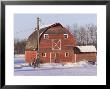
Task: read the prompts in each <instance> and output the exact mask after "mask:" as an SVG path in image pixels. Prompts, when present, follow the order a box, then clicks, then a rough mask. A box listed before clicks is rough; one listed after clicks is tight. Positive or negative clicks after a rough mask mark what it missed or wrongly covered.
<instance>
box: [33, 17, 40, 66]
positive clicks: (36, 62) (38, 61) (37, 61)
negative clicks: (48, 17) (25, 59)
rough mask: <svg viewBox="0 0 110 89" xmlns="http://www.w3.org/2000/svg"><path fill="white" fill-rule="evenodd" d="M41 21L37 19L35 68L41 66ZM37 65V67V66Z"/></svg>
mask: <svg viewBox="0 0 110 89" xmlns="http://www.w3.org/2000/svg"><path fill="white" fill-rule="evenodd" d="M39 21H40V18H39V17H37V44H36V45H37V58H36V60H35V64H34V68H35V67H36V66H37V67H39V64H40V49H39V43H40V42H39V37H40V36H39ZM36 64H37V65H36Z"/></svg>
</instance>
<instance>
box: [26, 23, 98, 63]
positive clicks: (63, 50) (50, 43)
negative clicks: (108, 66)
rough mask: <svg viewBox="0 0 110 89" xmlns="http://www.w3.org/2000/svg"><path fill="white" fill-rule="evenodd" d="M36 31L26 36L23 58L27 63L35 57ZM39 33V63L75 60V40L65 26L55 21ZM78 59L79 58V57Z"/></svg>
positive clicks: (36, 47) (36, 46)
mask: <svg viewBox="0 0 110 89" xmlns="http://www.w3.org/2000/svg"><path fill="white" fill-rule="evenodd" d="M37 33H38V30H36V31H34V32H33V33H32V34H31V35H30V36H29V37H28V40H27V43H26V50H25V59H26V62H27V63H31V62H32V61H33V59H34V58H37V56H36V55H37V49H38V45H37V44H38V40H37V39H38V34H37ZM39 33H40V38H39V52H40V62H41V63H46V62H49V63H52V62H54V63H56V62H58V63H61V62H75V61H76V53H75V50H74V48H75V47H76V40H75V38H74V36H73V35H72V34H71V33H70V32H69V30H68V29H67V28H65V27H63V26H62V25H61V24H60V23H55V24H53V25H50V26H46V27H44V28H41V29H40V30H39ZM95 54H96V53H95ZM83 55H85V54H83ZM93 56H94V57H95V58H96V55H94V54H93ZM78 59H79V60H80V58H78Z"/></svg>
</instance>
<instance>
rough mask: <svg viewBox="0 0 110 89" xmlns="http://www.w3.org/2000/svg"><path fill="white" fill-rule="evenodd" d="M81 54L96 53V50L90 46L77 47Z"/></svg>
mask: <svg viewBox="0 0 110 89" xmlns="http://www.w3.org/2000/svg"><path fill="white" fill-rule="evenodd" d="M76 47H77V48H78V49H79V50H80V52H96V48H95V46H93V45H89V46H76Z"/></svg>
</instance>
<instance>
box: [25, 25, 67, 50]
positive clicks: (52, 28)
mask: <svg viewBox="0 0 110 89" xmlns="http://www.w3.org/2000/svg"><path fill="white" fill-rule="evenodd" d="M40 28H41V29H40V30H39V34H40V37H41V36H42V35H43V34H67V33H69V31H68V30H67V29H66V28H64V27H63V26H62V25H61V24H60V23H55V24H51V25H45V26H42V27H40ZM37 33H38V30H36V28H35V31H34V32H33V33H32V34H31V35H30V36H29V37H28V39H27V43H26V50H27V49H29V50H33V49H36V48H37V42H38V41H37V39H38V34H37Z"/></svg>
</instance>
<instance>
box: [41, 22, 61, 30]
mask: <svg viewBox="0 0 110 89" xmlns="http://www.w3.org/2000/svg"><path fill="white" fill-rule="evenodd" d="M56 24H60V23H52V24H46V25H41V26H40V29H42V28H46V27H49V26H52V25H56ZM60 25H61V24H60Z"/></svg>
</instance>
